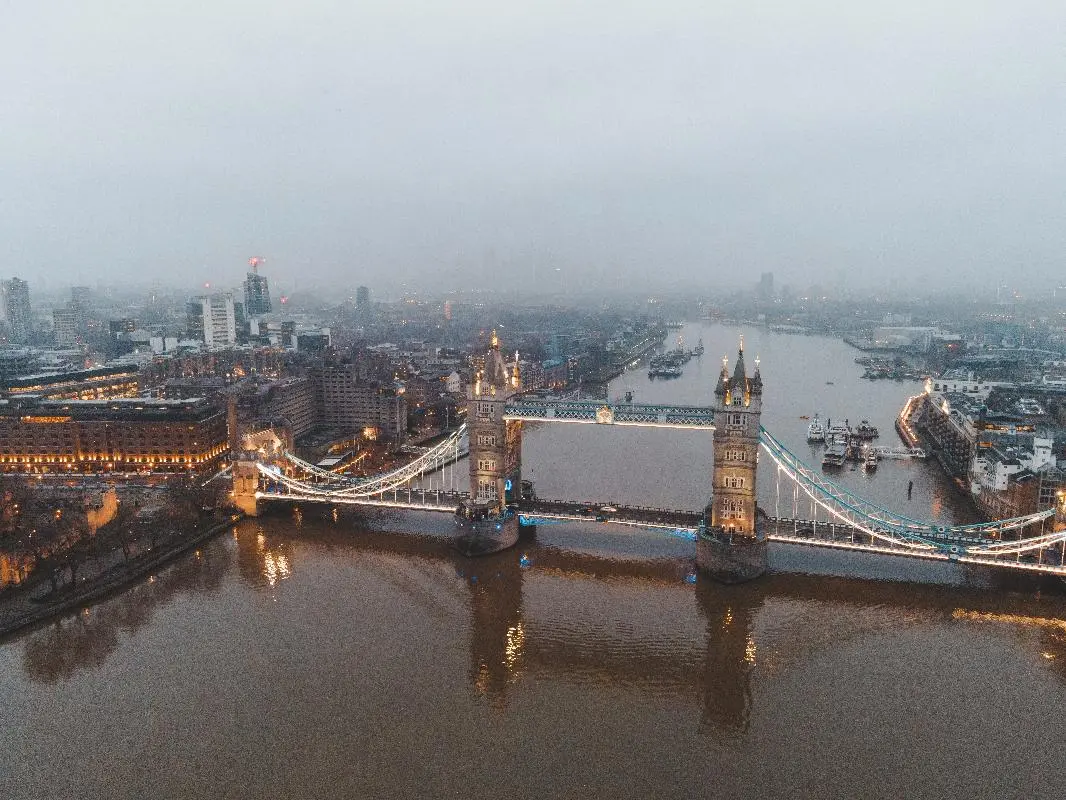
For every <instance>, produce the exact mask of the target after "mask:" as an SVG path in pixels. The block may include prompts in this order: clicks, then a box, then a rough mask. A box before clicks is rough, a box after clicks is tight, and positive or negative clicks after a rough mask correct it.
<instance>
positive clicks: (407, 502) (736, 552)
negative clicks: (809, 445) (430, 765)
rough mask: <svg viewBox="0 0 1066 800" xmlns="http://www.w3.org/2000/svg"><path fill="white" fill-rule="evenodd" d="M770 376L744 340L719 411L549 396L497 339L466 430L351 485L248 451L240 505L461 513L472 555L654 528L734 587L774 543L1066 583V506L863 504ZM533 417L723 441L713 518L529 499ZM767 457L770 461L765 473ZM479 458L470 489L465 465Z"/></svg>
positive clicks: (1062, 501) (459, 543) (474, 385)
mask: <svg viewBox="0 0 1066 800" xmlns="http://www.w3.org/2000/svg"><path fill="white" fill-rule="evenodd" d="M762 401H763V380H762V375H761V371H760V365H759V361H758V359H756V360H755V368H754V371H753V372H752V373H751V374H750V375H749V374H748V370H747V366H746V363H745V354H744V346H743V340H742V341H741V344H740V348H739V350H738V352H737V358H736V361H735V363H734V366H733V369H732V370H730V369H729V362H728V359H723V361H722V368H721V370H720V372H719V375H718V381H717V384H716V386H715V388H714V394H713V401H712V403H711V404H710V405H708V406H692V405H681V404H677V405H670V404H665V405H649V404H644V403H633V402H629V401H624V402H604V401H602V400H593V399H552V398H537V397H531V396H529V395H527V394H524V393H523V390H522V381H521V374H520V370H519V365H518V358H517V354H515V358H514V360H513V361H508V360H507V359H506V358H504V356H503V354H502V353H501V351H500V345H499V339H498V338H497V336H496V333H495V332H493V335H492V340H491V344H490V347H489V350H488V352H487V353H486V356H485V366H484V368H483V369H481V370H479V371H478V372H477V373H476V375H475V376H474V379H473V381H472V382H471V384H470V386H469V387H468V389H467V398H466V420H467V421H466V423H465V424H464V425H462V426H460V427H459V428H458V429H457V430H455V431H453V432H452V433H451V435H450V436H448V437H447V438H446V439H445V440H444V441H442V442H441V443H439V444H438V445H436V446H434V447H432V448H429V449H427V450H425V451H424V452H422V453H421V454H420V455H418V457H417V458H415V459H413V460H412V461H410V462H408V463H406V464H404V465H402V466H400V467H398V468H396V469H394V470H391V471H389V472H385V473H382V474H380V475H375V476H372V477H368V478H353V477H350V476H344V475H338V474H335V473H332V472H329V471H326V470H321V469H319V468H317V467H315V466H313V465H311V464H309V463H307V462H305V461H302V460H300V459H298V458H296V457H295V456H293V455H292V454H291V453H288V452H286V451H284V450H279V451H276V452H274V453H268V454H262V453H257V454H255V455H252V456H250V455H248V454H242V455H241V457H238V458H236V459H235V461H234V464H233V469H232V479H233V490H234V500H235V502H236V503H237V504H238V505H239V506H240V507H241V508H242V510H244V511H245V512H246V513H249V514H255V513H256V511H257V510H258V507H259V505H260V504H261V503H271V502H287V503H293V502H298V503H312V504H314V503H321V504H328V505H330V506H334V507H336V506H365V507H384V508H399V509H412V510H421V511H438V512H443V513H448V514H451V515H453V516H454V518H455V520H456V525H457V534H456V537H455V544H456V547H457V548H458V549H459V550H460V551H461V552H463V553H464V554H467V555H480V554H484V553H489V552H495V551H498V550H501V549H505V548H507V547H510V546H511V545H513V544H515V542H517V540H518V535H519V528H520V526H522V525H538V524H541V525H543V524H549V523H561V522H567V521H595V522H601V523H610V524H616V525H629V526H634V527H639V528H644V529H647V530H649V531H650V532H653V533H659V534H665V535H672V536H678V537H681V538H683V539H689V540H691V541H693V542H694V543H695V551H696V552H695V555H696V564H697V567H698V568H699V569H700V570H701V571H702V572H704V573H706V574H708V575H710V576H712V577H714V578H716V579H718V580H721V581H723V582H739V581H744V580H748V579H751V578H754V577H757V576H758V575H760V574H762V573H763V572H764V571H765V569H766V563H767V546H768V543H770V542H781V543H787V544H791V545H803V546H811V547H821V548H827V549H835V550H851V551H861V552H866V553H873V554H878V555H885V556H905V557H908V558H919V559H925V560H932V561H945V562H958V563H965V564H974V565H982V566H989V567H998V568H1003V569H1010V570H1016V571H1022V572H1030V573H1045V574H1054V575H1058V576H1062V577H1066V497H1059V499H1058V503H1057V505H1056V506H1055V507H1053V508H1048V509H1044V510H1042V511H1040V512H1038V513H1035V514H1030V515H1027V516H1024V517H1016V518H1012V519H1005V520H997V521H994V522H987V523H979V524H976V525H956V526H941V525H937V524H936V523H932V522H927V521H921V520H915V519H910V518H907V517H904V516H902V515H900V514H897V513H895V512H893V511H890V510H888V509H885V508H882V507H880V506H878V505H876V504H875V503H873V502H871V501H869V500H867V499H865V498H863V497H860V496H858V495H857V494H855V493H854V492H852V491H850V490H848V489H846V488H844V487H842V486H840V485H838V484H836V483H834V482H833V481H831V480H830V479H828V478H826V477H825V476H824V475H823V474H822V473H821V471H820V470H817V469H815V468H812V467H811V466H809V465H807V464H805V463H804V462H803V461H802V460H801V459H800V458H798V457H797V456H796V455H795V454H793V453H792V452H791V451H789V449H788V448H787V447H785V446H784V445H783V444H782V443H781V441H780V440H778V439H777V438H776V437H775V436H773V434H772V433H770V432H769V431H767V430H766V429H765V428H763V427H762V425H761V424H760V420H761V415H762ZM527 422H538V423H568V424H589V425H619V426H636V427H652V428H673V429H684V430H691V431H692V432H693V435H704V434H705V433H711V435H712V444H713V447H712V453H713V462H712V469H711V474H710V476H709V479H710V498H709V500H708V502H707V504H706V506H705V507H704V508H703V509H664V508H649V507H641V506H629V505H625V504H620V503H617V502H613V501H612V502H610V503H606V502H604V501H602V500H600V501H595V500H592V501H589V500H585V501H581V500H567V499H544V498H537V497H535V495H533V493H532V492H531V491H523V481H522V431H523V425H524V424H525V423H527ZM760 455H763V456H765V458H764V459H763V461H762V469H761V470H760V469H759V467H760ZM467 456H468V457H469V462H468V466H467V469H466V470H465V472H466V473H467V474H468V480H469V483H468V486H469V489H468V490H465V491H464V490H463V489H461V488H460V485H459V480H458V475H457V469H456V462H458V461H459V460H460V459H461V458H463V457H467ZM767 467H769V469H770V477H771V478H772V479H773V481H774V483H773V488H774V491H773V496H774V501H773V504H772V508H763V507H761V506H759V505H758V503H757V497H758V495H757V492H756V489H757V479H760V478H761V479H762V480H765V479H766V475H765V472H766V469H767Z"/></svg>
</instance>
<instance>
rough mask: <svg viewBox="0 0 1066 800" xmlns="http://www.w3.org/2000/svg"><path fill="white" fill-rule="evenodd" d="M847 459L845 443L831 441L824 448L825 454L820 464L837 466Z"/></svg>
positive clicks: (842, 464)
mask: <svg viewBox="0 0 1066 800" xmlns="http://www.w3.org/2000/svg"><path fill="white" fill-rule="evenodd" d="M847 460H848V448H847V447H846V446H845V445H842V444H838V443H833V444H831V445H829V447H827V448H826V450H825V455H824V456H822V466H823V467H832V468H834V469H835V468H838V467H842V466H844V462H845V461H847Z"/></svg>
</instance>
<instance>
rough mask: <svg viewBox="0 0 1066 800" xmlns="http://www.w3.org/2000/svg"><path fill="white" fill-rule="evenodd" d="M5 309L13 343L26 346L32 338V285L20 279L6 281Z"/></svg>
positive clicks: (3, 288)
mask: <svg viewBox="0 0 1066 800" xmlns="http://www.w3.org/2000/svg"><path fill="white" fill-rule="evenodd" d="M2 291H3V309H4V319H5V320H6V321H7V326H8V329H9V331H10V333H11V341H13V342H17V343H19V344H25V343H26V342H27V341H28V340H29V338H30V285H29V284H28V283H26V281H24V280H22V279H20V278H12V279H11V280H7V281H4V282H3V284H2Z"/></svg>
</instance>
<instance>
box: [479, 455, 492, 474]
mask: <svg viewBox="0 0 1066 800" xmlns="http://www.w3.org/2000/svg"><path fill="white" fill-rule="evenodd" d="M477 468H478V469H480V470H484V471H486V472H493V471H495V469H496V459H494V458H479V459H478V462H477Z"/></svg>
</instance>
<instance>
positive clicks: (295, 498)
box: [256, 486, 1066, 577]
mask: <svg viewBox="0 0 1066 800" xmlns="http://www.w3.org/2000/svg"><path fill="white" fill-rule="evenodd" d="M283 490H284V491H283ZM465 496H466V494H465V493H464V492H448V491H439V490H430V489H413V488H410V487H408V488H406V489H398V488H397V489H393V490H390V491H388V492H383V493H381V494H378V495H374V496H371V497H365V496H363V497H358V496H344V495H339V494H335V493H330V494H329V495H328V496H314V495H306V496H305V495H300V494H295V493H292V492H291V491H288V490H287V489H286V487H284V486H276V487H275V488H274V489H273V490H270V491H259V492H257V493H256V497H257V499H260V500H273V501H282V502H319V503H329V504H331V505H336V506H346V505H352V506H366V507H370V508H395V509H408V510H412V511H434V512H443V513H454V512H455V510H456V509H457V508H458V506H459V502H460V500H461V499H462V498H463V497H465ZM518 512H519V517H520V520H521V522H522V524H523V525H536V524H537V523H538V521H539V522H542V523H550V522H552V521H560V522H562V521H576V522H602V523H611V524H615V525H627V526H630V527H636V528H644V529H649V530H658V531H661V532H663V533H667V534H669V535H673V536H681V537H682V538H685V539H688V540H690V541H695V539H696V536H697V533H698V531H699V527H700V523H701V522H702V520H703V513H702V512H699V511H683V510H677V509H668V508H655V507H649V506H617V505H614V504H611V503H607V504H604V503H602V502H597V501H577V500H550V499H539V498H538V499H535V500H524V501H522V502H521V503H520V504H519V506H518ZM765 525H766V538H767V539H768V540H769V541H771V542H780V543H783V544H792V545H804V546H808V547H824V548H828V549H833V550H848V551H855V552H864V553H878V554H882V555H893V556H902V557H905V558H918V559H923V560H926V561H942V562H948V561H957V562H960V563H965V564H974V565H985V566H992V567H1000V568H1003V567H1006V568H1009V569H1012V570H1018V571H1022V572H1030V573H1033V572H1036V573H1045V574H1052V575H1059V576H1063V577H1066V547H1063V546H1056V545H1053V546H1049V547H1046V548H1042V549H1038V550H1033V551H1031V552H1027V553H1023V554H1020V555H1018V556H1016V557H1014V558H1010V557H1009V556H998V557H996V556H993V555H985V554H978V553H967V552H966V547H967V546H968V545H973V544H987V543H989V542H991V541H994V540H991V539H980V538H975V537H962V536H952V535H950V534H943V535H940V534H935V533H927V534H925V535H924V537H923V538H925V539H927V540H938V543H939V544H941V545H944V546H945V547H941V548H936V549H934V548H929V547H907V546H905V545H904V543H902V542H901V543H899V544H894V543H891V542H888V541H884V540H881V539H877V538H875V537H873V536H871V535H870V534H868V533H865V532H863V531H860V530H857V529H856V528H854V527H852V526H851V525H848V524H846V523H832V522H823V521H817V520H810V519H794V518H791V517H788V518H786V517H766V518H765Z"/></svg>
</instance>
